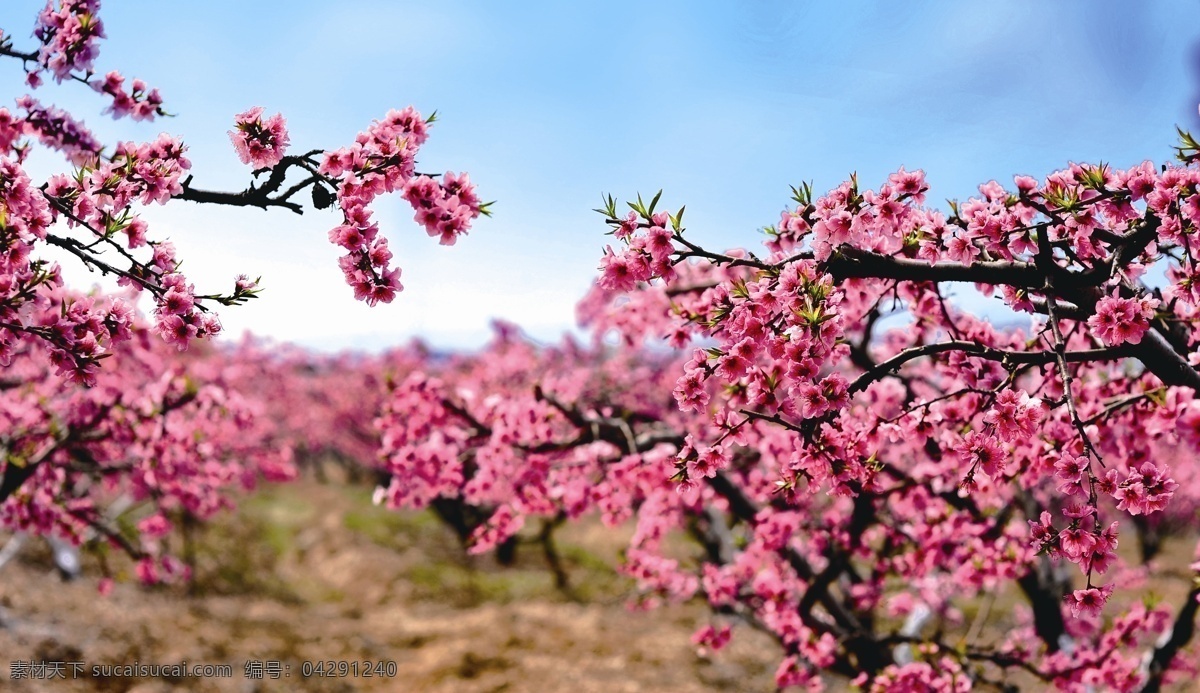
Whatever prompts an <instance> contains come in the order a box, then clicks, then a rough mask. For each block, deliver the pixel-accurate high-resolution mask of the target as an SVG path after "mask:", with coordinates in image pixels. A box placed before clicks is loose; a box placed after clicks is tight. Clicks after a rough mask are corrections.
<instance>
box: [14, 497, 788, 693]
mask: <svg viewBox="0 0 1200 693" xmlns="http://www.w3.org/2000/svg"><path fill="white" fill-rule="evenodd" d="M564 529H565V530H566V531H563V532H560V535H561V536H560V540H559V541H560V548H561V550H562V554H563V556H564V560H565V562H566V564H567V565H568V569H569V571H570V572H571V574H572V577H573V582H574V583H575V584H576V585H577V586H578V587H579V592H580V595H579V596H580V601H572V600H569V599H567V598H566V597H565V596H564V595H562V594H561V593H559V592H558V591H556V590H555V589H554V588H553V582H552V577H551V575H550V573H549V571H547V570H546V568H545V566H544V565H543V563H542V557H541V555H540V553H539V552H538V551H537V550H536V548H535V547H523V548H522V549H521V551H520V552H519V556H518V559H519V560H518V562H517V564H516V565H515V566H513V567H508V568H503V567H500V566H497V565H495V564H494V562H492V561H490V560H488V559H476V560H475V561H473V562H468V561H466V560H465V559H464V558H463V557H462V553H461V551H460V549H459V547H458V545H457V542H456V540H455V538H454V536H453V534H451V533H450V532H449V531H447V530H445V529H444V528H443V527H442V526H441V525H439V524H438V523H437V522H436V521H434V520H433V519H432V518H431V517H429V516H427V515H413V514H410V515H401V514H397V513H390V512H387V511H383V510H380V509H376V508H372V507H371V506H370V504H369V501H368V499H367V493H366V492H365V491H362V490H355V489H348V488H346V487H342V486H336V485H329V486H322V485H318V484H313V483H307V482H305V483H300V484H294V485H290V486H285V487H279V488H276V489H271V490H270V491H268V492H267V493H265V494H261V495H257V496H254V497H253V498H251V499H249V500H248V501H247V502H246V503H245V504H244V505H243V506H242V507H241V508H240V509H239V511H238V512H237V513H236V514H230V515H226V516H223V517H222V518H220V519H219V520H217V521H216V522H215V523H213V525H212V526H211V527H208V528H206V529H205V530H204V532H203V533H202V535H201V536H200V537H199V538H198V540H197V547H196V553H197V575H198V579H197V581H196V589H195V591H196V593H195V594H193V595H187V594H186V593H185V592H184V591H183V590H182V589H179V588H164V589H155V590H146V589H144V588H141V587H139V586H137V585H136V584H134V583H133V581H132V580H130V579H129V578H128V577H127V576H123V575H121V574H118V581H117V585H116V586H115V588H114V590H113V592H112V593H111V594H110V595H109V596H108V597H101V596H100V595H99V594H98V593H97V591H96V578H97V576H98V575H99V566H98V563H97V562H96V559H95V558H88V559H86V560H85V568H86V571H87V575H85V577H84V578H83V579H81V580H77V581H74V582H63V581H62V580H61V579H60V578H59V577H58V576H57V574H56V573H55V572H54V570H53V568H52V567H51V564H50V562H49V558H48V552H46V551H45V550H44V549H40V548H39V547H40V542H31V544H33V546H31V547H29V548H27V549H26V550H25V552H24V560H23V561H21V562H15V563H13V564H10V565H8V566H6V567H5V568H4V570H3V571H0V609H2V610H0V626H2V627H0V653H2V654H0V679H7V678H9V675H10V673H11V672H10V669H11V668H12V662H14V661H29V660H36V661H64V662H83V663H85V664H84V667H83V669H82V674H81V676H80V677H79V678H74V679H71V678H68V679H67V680H56V681H47V680H40V681H39V680H15V681H5V683H6V684H9V685H7V686H6V687H5V689H6V690H13V691H138V692H140V693H150V692H153V691H171V690H187V691H237V692H250V691H296V690H304V691H447V692H448V691H455V692H456V693H457V692H459V691H464V692H471V691H479V692H483V691H497V692H498V691H511V692H513V693H519V692H522V691H529V692H531V693H549V692H553V691H571V692H572V693H587V692H590V691H596V692H601V691H603V692H604V693H610V692H618V691H631V692H632V691H681V692H687V691H708V690H732V691H736V690H747V691H762V690H771V689H772V684H771V679H772V676H771V673H772V669H773V666H774V663H775V661H776V657H777V656H778V655H777V652H776V650H775V649H774V647H773V646H772V644H771V643H770V641H769V640H767V639H766V638H764V637H761V636H758V635H756V634H753V633H746V634H744V637H742V638H741V640H738V639H735V642H734V645H732V646H731V648H730V649H729V650H727V651H725V652H723V653H722V654H721V656H720V657H718V658H716V659H715V660H712V661H710V660H707V659H703V658H701V657H699V656H697V654H696V653H695V651H694V649H693V648H692V646H691V645H690V644H689V642H688V638H689V637H690V635H691V633H692V631H693V630H694V629H695V628H696V627H697V626H698V625H701V624H703V623H704V622H705V620H704V619H705V618H706V617H707V615H706V612H705V610H704V609H703V608H702V607H700V606H698V605H684V606H676V607H670V608H665V609H660V610H657V611H653V612H649V613H639V612H632V611H630V610H628V609H627V608H626V606H625V602H624V599H623V597H622V595H623V594H628V588H629V585H628V584H627V583H626V582H625V581H624V580H622V579H621V578H619V577H617V576H616V575H614V574H613V573H612V571H611V569H609V568H608V567H607V566H608V565H612V564H613V561H614V559H615V553H616V551H617V549H618V547H619V545H620V536H614V535H613V533H612V532H609V531H606V530H603V529H602V528H599V527H582V528H579V527H577V528H564ZM113 565H116V562H115V560H114V562H113ZM121 570H122V571H123V572H127V571H128V567H127V566H125V567H123V568H122V569H121ZM272 660H274V661H278V662H280V663H281V666H286V667H289V669H288V670H287V673H288V675H284V676H281V677H280V678H278V679H272V678H271V677H270V670H269V669H265V670H264V672H263V678H262V679H250V678H247V677H246V676H245V666H246V662H247V661H260V662H264V663H266V662H270V661H272ZM329 660H332V661H333V662H334V667H336V666H337V664H336V663H337V662H339V661H345V662H351V661H353V662H364V661H365V662H371V663H373V664H374V663H378V662H395V672H396V676H395V677H394V678H388V677H384V678H379V677H374V676H373V677H370V678H367V677H364V676H361V675H360V676H358V677H354V676H345V677H336V676H334V677H309V678H303V677H302V676H301V674H302V673H303V672H302V669H303V667H304V664H303V663H304V662H318V661H329ZM184 661H186V662H188V663H189V664H192V665H195V664H228V665H230V666H231V667H232V670H233V676H232V677H231V678H227V679H221V678H186V679H172V678H164V677H143V678H123V677H112V676H107V677H106V676H92V675H91V673H92V667H93V666H94V665H112V664H133V663H134V662H138V663H141V664H176V663H179V662H184ZM266 666H267V665H266V664H264V668H265V667H266ZM360 666H361V665H360ZM66 673H67V676H68V677H70V676H71V671H70V668H69V667H68V670H67V672H66ZM335 673H336V672H335Z"/></svg>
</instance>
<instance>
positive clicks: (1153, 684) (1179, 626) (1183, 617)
mask: <svg viewBox="0 0 1200 693" xmlns="http://www.w3.org/2000/svg"><path fill="white" fill-rule="evenodd" d="M1197 599H1200V587H1193V588H1192V591H1191V592H1188V595H1187V598H1186V599H1185V600H1184V602H1183V606H1182V607H1180V609H1179V615H1178V616H1176V617H1175V625H1174V626H1173V627H1172V628H1171V637H1170V638H1168V639H1167V641H1166V642H1165V643H1163V644H1162V645H1160V646H1159V647H1156V648H1154V654H1153V656H1152V657H1151V658H1150V671H1149V678H1148V679H1147V680H1146V685H1144V686H1142V693H1158V691H1160V690H1162V680H1163V676H1164V675H1165V674H1166V673H1167V668H1168V667H1170V666H1171V660H1173V659H1175V655H1177V654H1179V651H1180V650H1181V649H1183V648H1184V647H1185V646H1186V645H1187V644H1188V643H1189V642H1191V640H1192V636H1193V635H1194V634H1195V631H1196V613H1197V611H1200V602H1198V601H1196V600H1197Z"/></svg>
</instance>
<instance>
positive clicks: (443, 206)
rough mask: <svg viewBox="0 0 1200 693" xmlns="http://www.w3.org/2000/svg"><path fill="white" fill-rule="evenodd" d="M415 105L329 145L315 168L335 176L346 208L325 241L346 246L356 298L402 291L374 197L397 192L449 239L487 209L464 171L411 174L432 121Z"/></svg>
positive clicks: (344, 264) (431, 229) (386, 298)
mask: <svg viewBox="0 0 1200 693" xmlns="http://www.w3.org/2000/svg"><path fill="white" fill-rule="evenodd" d="M430 122H432V119H429V120H426V119H423V118H422V117H421V114H420V113H418V112H417V111H416V110H415V109H413V108H411V107H410V108H406V109H404V110H402V111H396V110H392V111H389V112H388V114H387V115H386V116H385V117H384V118H383V119H381V120H376V121H373V122H372V123H371V125H370V126H369V127H368V128H367V129H366V130H365V131H364V132H361V133H359V134H358V136H357V137H356V138H355V141H354V144H352V145H350V146H349V147H344V148H342V149H338V150H336V151H330V152H326V153H325V156H324V160H323V161H322V162H321V165H320V168H319V172H320V173H321V174H322V175H324V176H326V177H328V178H329V179H330V180H331V181H333V182H335V183H336V190H337V204H338V207H339V209H340V210H341V212H342V215H343V221H342V223H341V224H340V225H338V226H336V227H334V228H333V229H332V230H331V231H330V232H329V240H330V242H332V243H334V244H335V245H337V246H339V247H341V248H342V249H344V250H346V254H345V255H343V256H342V257H341V258H340V259H339V260H338V264H339V266H340V267H341V269H342V273H343V274H344V275H345V278H346V283H347V284H349V285H350V286H351V287H353V288H354V296H355V298H357V299H359V300H362V301H366V302H367V303H368V304H371V305H374V304H376V303H389V302H391V301H392V300H393V299H394V298H395V296H396V292H398V291H401V290H402V289H403V286H402V285H401V284H400V269H399V268H398V267H397V268H393V267H392V266H391V260H392V252H391V250H390V249H389V248H388V241H387V238H385V237H383V236H381V235H380V234H379V226H378V225H377V224H376V223H375V221H374V220H373V219H372V216H373V212H372V210H371V208H370V205H371V203H372V202H374V200H375V198H377V197H378V196H380V195H382V194H384V193H389V192H394V191H397V190H399V191H401V193H402V195H403V197H404V199H405V200H406V201H407V202H408V203H409V204H410V205H412V207H413V209H414V210H415V211H416V214H415V218H416V220H417V222H418V223H419V224H421V225H422V226H424V227H425V230H426V231H427V232H428V233H429V235H430V236H434V237H437V238H439V239H440V242H441V243H442V244H443V245H453V244H454V242H455V241H456V240H457V239H458V237H459V236H462V235H464V234H466V233H467V231H468V230H469V228H470V225H471V222H472V221H473V220H474V219H475V218H477V217H478V216H479V215H480V214H481V213H483V212H484V211H485V209H486V207H485V206H484V205H481V204H480V201H479V198H478V197H477V196H476V195H475V187H474V186H473V185H472V184H471V181H470V177H469V176H467V174H462V175H461V176H457V175H455V174H453V173H450V172H447V173H446V174H445V175H444V176H442V180H440V181H438V180H437V179H435V178H433V177H430V176H427V175H419V174H417V173H416V155H417V152H418V150H419V149H420V147H421V145H422V144H424V143H425V140H426V139H427V138H428V131H429V124H430Z"/></svg>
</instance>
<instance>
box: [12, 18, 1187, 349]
mask: <svg viewBox="0 0 1200 693" xmlns="http://www.w3.org/2000/svg"><path fill="white" fill-rule="evenodd" d="M40 5H41V3H40V2H33V1H13V0H9V1H6V2H5V3H3V6H2V7H0V27H3V28H4V30H5V32H6V33H9V34H12V35H14V36H15V37H16V45H17V47H19V48H20V47H25V46H29V45H31V40H28V39H26V37H27V36H28V34H29V31H30V29H31V27H32V17H33V15H34V13H35V12H36V10H37V8H38V7H39V6H40ZM102 16H103V18H104V20H105V24H106V26H107V30H108V35H109V40H108V41H107V42H106V43H105V44H104V46H103V48H102V51H101V56H100V59H99V61H98V68H99V69H100V70H101V71H107V70H109V69H113V68H116V69H120V70H122V71H123V72H124V73H125V74H126V75H129V76H137V77H142V78H144V79H146V80H147V81H148V82H150V83H151V84H153V85H156V86H158V87H159V88H160V89H161V90H162V92H163V95H164V97H165V99H166V106H167V108H168V110H170V111H172V112H174V113H177V114H178V116H177V117H175V118H171V119H163V120H159V121H156V122H154V123H152V124H135V123H124V122H114V121H112V120H111V119H109V118H107V117H104V116H101V115H100V114H99V110H100V109H101V107H102V103H101V101H100V100H99V99H98V98H97V97H96V96H95V95H93V94H91V93H89V92H87V91H86V90H83V89H77V88H73V87H69V86H64V87H54V86H49V87H45V88H43V89H41V90H39V91H38V93H37V94H36V95H37V96H38V98H39V99H41V100H43V101H44V102H52V103H56V104H59V105H62V106H65V107H68V108H70V109H71V110H73V111H74V112H75V113H76V114H77V115H82V116H83V117H84V119H85V121H86V122H87V123H88V125H89V126H91V127H92V128H93V129H94V130H96V131H97V132H98V133H99V134H100V135H101V136H102V137H103V138H104V139H105V140H106V141H110V142H111V141H114V140H116V139H139V140H142V139H149V138H152V137H153V136H154V135H156V134H157V133H158V132H159V131H160V130H166V131H169V132H171V133H173V134H176V135H179V136H182V137H183V138H184V140H185V142H187V143H188V144H189V145H190V146H191V148H192V150H191V158H192V160H193V173H194V174H195V176H196V185H198V186H202V187H208V188H225V189H231V190H232V189H240V187H242V186H243V185H244V184H245V182H246V181H247V180H248V171H247V170H246V167H244V166H242V165H241V164H240V163H239V162H238V161H237V159H236V157H235V155H234V153H233V150H232V147H231V146H230V145H229V143H228V139H227V137H226V135H225V132H226V131H227V130H228V129H229V128H230V126H231V124H232V119H233V116H234V114H236V113H238V112H240V111H243V110H245V109H246V108H248V107H250V106H254V105H261V106H264V107H266V108H267V110H268V112H274V111H281V112H283V114H284V115H285V117H287V119H288V124H289V127H290V130H291V133H292V142H293V146H295V147H297V148H303V149H308V148H317V147H324V148H335V147H339V146H342V145H344V144H347V143H349V142H350V141H351V139H352V138H353V136H354V134H355V133H356V132H357V131H358V130H360V129H362V128H364V127H365V126H366V125H367V124H368V123H369V122H370V121H371V120H372V119H374V118H378V117H381V116H382V115H383V114H384V113H386V112H387V110H388V109H389V108H400V107H403V106H405V105H409V104H412V105H414V106H416V107H417V108H418V109H419V110H421V111H422V112H424V113H428V112H430V111H432V110H434V109H437V110H438V112H439V115H440V118H439V121H438V123H437V124H436V126H435V128H434V131H433V134H432V136H431V138H430V141H429V143H428V144H427V145H426V146H425V147H424V148H423V150H422V155H421V157H420V168H421V169H422V170H428V171H444V170H446V169H453V170H455V171H461V170H466V171H469V172H470V173H471V176H472V179H473V180H474V181H475V182H476V183H477V184H478V186H479V190H480V193H481V195H482V196H483V197H484V198H485V199H489V200H497V204H496V206H495V217H494V218H492V219H484V220H481V221H480V222H479V223H478V224H477V226H476V228H475V229H474V230H473V231H472V233H471V235H470V236H468V237H466V238H464V239H462V240H461V241H460V242H459V244H458V245H457V246H455V247H453V248H444V247H441V246H439V245H437V243H436V242H435V241H434V240H433V239H430V238H427V237H426V236H425V234H424V232H423V231H422V230H421V229H420V228H419V227H417V226H416V224H415V223H414V222H412V220H411V212H410V211H409V210H408V208H407V206H406V205H405V204H404V202H403V201H402V200H400V199H398V198H385V199H383V200H381V201H379V203H377V210H378V212H377V217H378V219H379V220H380V222H381V224H382V226H383V229H384V232H385V233H386V234H388V236H389V237H390V238H391V241H392V247H393V249H394V250H395V252H396V255H397V259H398V262H399V263H400V265H401V266H402V267H403V268H404V274H403V277H402V280H403V282H404V284H405V286H406V290H405V291H404V292H403V293H402V294H400V296H399V297H398V298H397V299H396V301H395V302H394V303H392V304H391V305H388V306H379V307H376V308H368V307H366V306H365V305H362V304H359V303H357V302H355V301H354V300H353V298H352V296H351V292H350V289H349V287H347V286H345V285H344V284H343V283H342V278H341V273H340V272H339V271H338V269H337V267H336V264H335V262H336V257H337V255H338V252H337V249H336V248H335V247H333V246H332V245H330V244H329V243H328V241H327V240H326V238H325V232H326V230H327V229H328V228H330V227H331V226H333V225H334V224H336V222H337V219H336V218H335V217H334V215H333V214H332V213H330V212H315V211H310V212H309V213H307V214H305V215H304V216H303V217H297V216H294V215H291V214H287V213H285V212H281V211H274V212H271V213H264V212H260V211H258V210H253V209H213V208H204V207H199V206H195V205H190V204H186V203H177V204H172V205H170V206H169V207H168V208H164V209H157V208H155V209H151V210H149V211H148V212H147V214H146V216H147V218H148V219H149V220H150V221H151V222H152V224H153V225H154V226H153V228H155V229H156V231H155V232H154V233H156V235H158V236H159V237H162V236H163V235H167V236H170V237H171V239H172V240H173V241H175V243H176V245H177V246H178V247H179V249H180V256H181V257H182V258H184V261H185V266H184V268H185V270H186V271H187V272H188V273H189V274H190V275H191V277H192V278H193V280H194V281H195V282H196V283H197V285H198V288H199V289H200V290H202V291H207V290H211V289H223V288H225V287H227V286H228V284H229V282H230V280H231V278H232V276H233V275H234V274H236V273H238V272H246V273H249V274H251V275H252V276H254V275H259V274H261V275H262V276H263V283H264V285H265V287H266V291H264V293H263V295H262V298H261V299H260V300H259V301H256V302H254V303H252V304H251V305H249V306H245V307H241V308H236V309H226V310H225V311H224V312H223V313H222V319H223V322H224V324H225V326H226V328H227V329H228V330H229V332H230V333H232V334H238V333H240V332H241V331H243V330H246V329H250V330H253V331H254V332H255V333H259V334H265V335H269V336H272V337H275V338H278V339H282V340H289V341H298V342H300V343H303V344H306V345H309V346H315V347H319V348H328V349H333V348H344V347H355V348H370V349H374V348H379V347H383V346H387V345H390V344H394V343H397V342H399V341H401V340H404V339H406V338H408V337H411V336H422V337H424V338H426V339H427V340H428V341H430V342H432V343H433V344H434V345H436V346H440V347H471V346H476V345H479V344H481V343H482V342H483V341H484V340H485V339H486V337H487V335H488V324H489V321H490V319H491V318H493V317H503V318H506V319H509V320H512V321H515V322H517V323H518V324H521V325H522V326H524V327H525V328H526V329H527V331H528V332H529V333H530V334H532V335H534V336H536V337H539V338H543V339H553V338H555V337H556V336H557V335H558V334H560V333H561V332H563V331H564V330H567V329H570V328H571V326H572V325H573V323H574V315H573V306H574V303H575V301H576V300H577V299H578V298H579V297H580V296H582V294H583V292H584V291H585V290H586V288H587V286H588V284H589V282H590V280H591V277H592V276H594V272H595V267H596V263H597V260H598V258H599V256H600V251H601V248H602V247H603V245H604V243H605V242H606V241H607V240H608V237H606V236H604V231H605V228H604V225H603V223H602V222H601V219H600V217H599V215H597V214H595V213H594V212H592V211H591V209H592V208H593V207H596V206H597V203H598V202H599V200H600V195H601V194H602V193H612V194H614V195H616V196H617V197H618V198H629V197H632V196H634V195H635V194H636V193H638V192H643V193H650V194H652V193H653V192H654V191H656V190H658V189H659V188H663V189H665V192H664V195H663V201H664V204H668V205H669V206H671V207H672V208H677V207H678V206H680V205H682V204H686V205H687V208H688V212H687V217H688V218H687V222H688V227H689V234H690V235H693V236H694V237H695V238H697V239H699V240H701V241H702V242H703V243H705V244H710V245H712V246H715V247H719V248H727V247H733V246H750V245H757V244H758V243H759V240H760V237H759V235H758V233H757V231H756V230H757V229H759V228H761V227H762V226H764V225H767V224H771V223H774V222H775V221H776V220H777V219H778V216H779V212H780V210H782V209H783V208H784V207H785V206H786V204H787V202H788V197H789V192H788V185H789V184H796V183H799V182H801V181H805V180H811V181H813V182H814V184H815V187H816V189H817V190H818V191H824V190H827V189H829V188H830V187H833V186H834V185H836V184H837V183H838V182H839V181H841V180H843V179H844V178H845V177H846V176H847V175H848V174H849V173H850V172H852V171H857V172H858V174H859V180H860V181H861V182H862V183H863V184H864V185H871V186H877V185H878V184H879V183H880V182H881V181H882V180H884V178H885V177H886V175H887V174H888V173H890V172H891V171H894V170H895V169H896V168H898V167H899V166H901V165H903V166H905V167H907V168H909V169H913V168H923V169H925V171H926V173H927V175H928V178H929V181H930V183H931V185H932V191H931V199H933V200H941V199H945V198H949V197H953V198H965V197H967V196H970V195H971V194H973V193H974V191H975V186H976V185H978V184H979V183H981V182H984V181H987V180H989V179H992V178H995V179H997V180H1000V181H1001V182H1002V183H1008V182H1010V181H1011V177H1012V175H1013V174H1015V173H1027V174H1031V175H1038V176H1041V175H1044V174H1046V173H1048V172H1049V171H1052V170H1054V169H1056V168H1059V167H1062V166H1063V165H1064V164H1066V163H1067V162H1068V161H1092V162H1094V161H1097V160H1103V161H1105V162H1110V163H1112V164H1114V165H1117V166H1122V167H1123V166H1128V165H1131V164H1134V163H1137V162H1140V161H1142V160H1144V159H1147V158H1149V159H1152V160H1154V161H1156V162H1162V161H1165V160H1167V159H1169V158H1170V156H1171V149H1170V147H1171V145H1172V144H1173V143H1174V140H1175V137H1174V130H1173V128H1174V126H1175V124H1181V125H1184V126H1186V127H1195V128H1197V129H1200V127H1198V126H1200V122H1197V121H1198V117H1197V111H1196V104H1197V102H1198V101H1200V47H1198V46H1200V29H1198V28H1197V27H1198V26H1200V25H1198V24H1197V22H1196V16H1197V5H1196V3H1195V2H1187V3H1184V2H1175V3H1168V2H1161V3H1118V2H1086V3H1085V2H1062V3H1035V2H1031V1H1030V2H1012V3H959V2H944V3H910V4H901V3H856V4H853V5H846V4H842V3H822V4H816V3H812V4H800V3H792V2H746V3H709V2H668V3H656V4H653V5H651V4H650V3H641V2H604V3H567V2H560V3H497V2H443V3H407V2H394V3H381V2H378V1H374V2H336V3H331V2H316V1H312V2H302V1H293V2H288V3H255V2H246V1H245V0H242V1H240V2H226V1H222V0H206V2H202V3H164V2H151V1H148V0H119V1H118V0H107V2H106V3H105V5H104V7H103V10H102ZM19 73H20V70H19V68H18V66H17V64H16V63H15V62H9V63H7V65H6V67H4V69H3V70H0V89H3V90H4V91H5V93H8V94H11V95H12V96H13V97H15V96H17V95H18V94H20V93H23V92H22V91H21V84H20V74H19ZM3 101H7V98H6V99H3ZM37 165H43V166H46V168H45V171H47V172H48V171H50V170H51V169H50V168H49V167H48V162H41V163H39V164H37ZM35 169H36V167H35ZM70 276H71V277H72V279H73V280H74V281H75V283H76V285H82V286H87V285H88V284H90V283H91V282H92V281H94V279H93V277H91V276H90V275H88V274H87V273H86V272H81V271H77V272H72V273H71V274H70Z"/></svg>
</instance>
